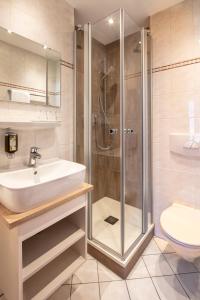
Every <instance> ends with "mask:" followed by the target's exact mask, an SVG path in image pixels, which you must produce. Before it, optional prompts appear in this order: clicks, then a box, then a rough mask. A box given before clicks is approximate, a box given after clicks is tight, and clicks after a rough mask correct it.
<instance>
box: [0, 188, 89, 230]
mask: <svg viewBox="0 0 200 300" xmlns="http://www.w3.org/2000/svg"><path fill="white" fill-rule="evenodd" d="M92 189H93V186H92V185H91V184H88V183H84V184H83V185H82V186H81V187H79V188H78V189H77V190H75V191H73V192H70V193H68V194H66V195H65V196H62V197H59V198H56V199H54V200H51V201H49V202H47V203H44V204H42V205H40V206H38V207H35V208H32V209H30V210H28V211H25V212H23V213H14V212H12V211H10V210H9V209H7V208H6V207H5V206H3V205H1V204H0V219H1V220H2V221H3V222H4V223H6V225H7V226H8V227H9V228H13V227H15V226H17V225H19V224H21V223H24V222H25V221H28V220H30V219H33V218H35V217H37V216H39V215H42V214H44V213H45V212H47V211H49V210H51V209H53V208H55V207H57V206H60V205H62V204H64V203H66V202H68V201H71V200H73V199H75V198H77V197H79V196H82V195H84V194H86V193H88V192H90V191H92Z"/></svg>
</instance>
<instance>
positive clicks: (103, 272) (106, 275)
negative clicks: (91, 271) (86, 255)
mask: <svg viewBox="0 0 200 300" xmlns="http://www.w3.org/2000/svg"><path fill="white" fill-rule="evenodd" d="M98 273H99V281H100V282H103V281H115V280H122V278H121V277H119V276H118V275H117V274H115V273H114V272H112V271H111V270H109V269H108V268H106V267H105V266H104V265H102V264H101V263H99V262H98Z"/></svg>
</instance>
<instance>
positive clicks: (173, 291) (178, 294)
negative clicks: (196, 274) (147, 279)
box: [152, 275, 188, 300]
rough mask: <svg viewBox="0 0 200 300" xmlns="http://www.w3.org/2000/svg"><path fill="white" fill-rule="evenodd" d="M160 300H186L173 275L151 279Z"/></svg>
mask: <svg viewBox="0 0 200 300" xmlns="http://www.w3.org/2000/svg"><path fill="white" fill-rule="evenodd" d="M152 280H153V282H154V284H155V287H156V289H157V291H158V294H159V296H160V299H161V300H169V299H170V300H186V299H187V300H188V297H187V295H186V293H185V291H184V289H183V288H182V286H181V284H180V282H179V281H178V279H177V278H176V276H175V275H172V276H165V277H153V278H152Z"/></svg>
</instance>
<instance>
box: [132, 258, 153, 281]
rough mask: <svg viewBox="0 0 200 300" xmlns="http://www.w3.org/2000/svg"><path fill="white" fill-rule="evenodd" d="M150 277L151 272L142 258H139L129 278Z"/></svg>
mask: <svg viewBox="0 0 200 300" xmlns="http://www.w3.org/2000/svg"><path fill="white" fill-rule="evenodd" d="M145 277H149V272H148V270H147V268H146V266H145V263H144V261H143V259H142V258H140V259H139V260H138V262H137V263H136V265H135V266H134V267H133V269H132V271H131V272H130V274H129V275H128V279H134V278H145Z"/></svg>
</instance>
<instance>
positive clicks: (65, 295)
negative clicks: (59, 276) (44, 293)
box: [48, 285, 71, 300]
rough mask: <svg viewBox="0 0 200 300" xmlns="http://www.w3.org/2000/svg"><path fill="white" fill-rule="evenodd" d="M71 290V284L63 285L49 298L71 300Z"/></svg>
mask: <svg viewBox="0 0 200 300" xmlns="http://www.w3.org/2000/svg"><path fill="white" fill-rule="evenodd" d="M70 290H71V286H70V285H63V286H61V287H60V288H59V289H58V290H57V291H56V292H55V293H54V294H53V295H52V296H51V297H49V298H48V300H70Z"/></svg>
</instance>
